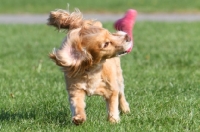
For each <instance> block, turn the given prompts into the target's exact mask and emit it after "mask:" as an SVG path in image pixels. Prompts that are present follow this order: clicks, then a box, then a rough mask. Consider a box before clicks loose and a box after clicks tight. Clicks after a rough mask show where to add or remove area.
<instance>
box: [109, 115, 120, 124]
mask: <svg viewBox="0 0 200 132" xmlns="http://www.w3.org/2000/svg"><path fill="white" fill-rule="evenodd" d="M108 121H109V122H110V123H112V124H116V123H119V122H120V118H119V117H118V118H113V117H112V116H109V117H108Z"/></svg>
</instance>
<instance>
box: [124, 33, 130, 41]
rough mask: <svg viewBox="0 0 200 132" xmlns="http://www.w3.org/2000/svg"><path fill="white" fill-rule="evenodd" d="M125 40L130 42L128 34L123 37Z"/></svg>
mask: <svg viewBox="0 0 200 132" xmlns="http://www.w3.org/2000/svg"><path fill="white" fill-rule="evenodd" d="M125 40H126V42H130V41H131V37H129V36H128V34H126V35H125Z"/></svg>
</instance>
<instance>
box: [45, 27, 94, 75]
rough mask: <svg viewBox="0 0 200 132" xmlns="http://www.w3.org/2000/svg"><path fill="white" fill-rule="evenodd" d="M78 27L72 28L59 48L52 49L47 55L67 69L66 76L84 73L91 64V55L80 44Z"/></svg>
mask: <svg viewBox="0 0 200 132" xmlns="http://www.w3.org/2000/svg"><path fill="white" fill-rule="evenodd" d="M79 31H80V29H75V30H72V31H71V32H70V33H69V35H68V36H67V37H66V39H65V40H64V41H63V44H62V46H61V48H60V49H57V50H54V51H53V52H52V53H51V54H50V55H49V57H50V58H51V59H52V60H53V61H55V63H56V64H57V65H58V66H61V67H63V70H64V71H67V76H68V77H74V76H76V75H77V74H81V73H84V72H85V70H86V69H87V68H89V67H90V66H91V65H92V56H91V55H90V54H89V53H88V52H87V51H86V49H84V47H82V46H81V38H80V36H79V33H78V32H79Z"/></svg>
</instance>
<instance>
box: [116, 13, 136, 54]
mask: <svg viewBox="0 0 200 132" xmlns="http://www.w3.org/2000/svg"><path fill="white" fill-rule="evenodd" d="M136 16H137V11H136V10H133V9H129V10H127V12H126V13H125V15H124V17H123V18H121V19H119V20H117V21H116V22H115V23H114V27H115V29H116V30H119V31H124V32H126V33H127V34H128V35H129V37H130V38H131V41H132V46H131V47H130V48H129V49H128V50H127V53H129V52H131V50H132V47H133V34H132V30H133V27H134V24H135V21H136Z"/></svg>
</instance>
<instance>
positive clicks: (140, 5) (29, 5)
mask: <svg viewBox="0 0 200 132" xmlns="http://www.w3.org/2000/svg"><path fill="white" fill-rule="evenodd" d="M67 3H69V4H70V9H71V10H73V9H74V8H75V7H77V8H79V9H80V10H81V11H83V12H98V13H107V12H114V13H122V12H124V11H125V10H127V9H128V8H134V9H136V10H138V12H145V13H152V12H167V13H173V12H180V13H197V12H200V1H199V0H193V1H188V0H103V1H102V0H96V1H94V0H84V1H82V2H80V0H1V4H0V14H3V13H14V14H19V13H45V14H47V13H49V11H51V10H54V9H55V8H62V9H65V8H66V7H67Z"/></svg>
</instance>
